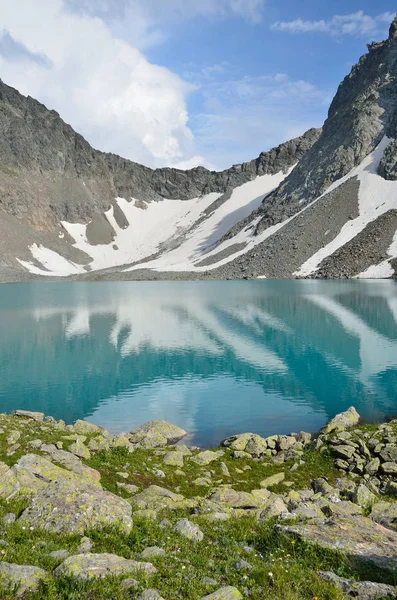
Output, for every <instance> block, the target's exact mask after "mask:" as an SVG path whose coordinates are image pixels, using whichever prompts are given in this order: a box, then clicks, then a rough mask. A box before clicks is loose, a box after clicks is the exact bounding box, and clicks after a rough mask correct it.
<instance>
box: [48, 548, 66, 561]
mask: <svg viewBox="0 0 397 600" xmlns="http://www.w3.org/2000/svg"><path fill="white" fill-rule="evenodd" d="M48 556H51V558H55V559H56V560H65V559H66V558H68V557H69V556H70V552H69V551H68V550H54V551H53V552H50V553H49V555H48Z"/></svg>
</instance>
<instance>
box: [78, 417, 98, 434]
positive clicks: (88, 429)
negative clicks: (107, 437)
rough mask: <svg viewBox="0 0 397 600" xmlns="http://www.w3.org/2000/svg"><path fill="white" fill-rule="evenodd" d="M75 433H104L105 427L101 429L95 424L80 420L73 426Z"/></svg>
mask: <svg viewBox="0 0 397 600" xmlns="http://www.w3.org/2000/svg"><path fill="white" fill-rule="evenodd" d="M73 431H75V432H76V433H83V434H88V433H102V432H103V431H104V429H103V427H99V425H94V423H89V422H88V421H81V420H80V419H78V420H77V421H76V422H75V423H74V425H73Z"/></svg>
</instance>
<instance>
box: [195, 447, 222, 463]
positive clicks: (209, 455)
mask: <svg viewBox="0 0 397 600" xmlns="http://www.w3.org/2000/svg"><path fill="white" fill-rule="evenodd" d="M223 455H224V451H223V450H218V451H217V452H213V451H212V450H205V451H204V452H200V453H199V454H197V455H196V456H192V457H191V459H190V460H191V461H192V462H195V463H197V464H198V465H200V466H202V467H203V466H206V465H209V464H211V463H213V462H215V461H217V460H219V458H220V457H221V456H223Z"/></svg>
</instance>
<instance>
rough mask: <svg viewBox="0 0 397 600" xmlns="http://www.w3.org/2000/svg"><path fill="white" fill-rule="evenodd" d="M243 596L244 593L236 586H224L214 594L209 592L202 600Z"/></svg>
mask: <svg viewBox="0 0 397 600" xmlns="http://www.w3.org/2000/svg"><path fill="white" fill-rule="evenodd" d="M240 598H242V595H241V594H240V592H239V591H238V589H237V588H235V587H231V586H229V587H223V588H220V589H219V590H217V591H216V592H214V593H213V594H209V595H208V596H204V597H203V598H201V600H239V599H240Z"/></svg>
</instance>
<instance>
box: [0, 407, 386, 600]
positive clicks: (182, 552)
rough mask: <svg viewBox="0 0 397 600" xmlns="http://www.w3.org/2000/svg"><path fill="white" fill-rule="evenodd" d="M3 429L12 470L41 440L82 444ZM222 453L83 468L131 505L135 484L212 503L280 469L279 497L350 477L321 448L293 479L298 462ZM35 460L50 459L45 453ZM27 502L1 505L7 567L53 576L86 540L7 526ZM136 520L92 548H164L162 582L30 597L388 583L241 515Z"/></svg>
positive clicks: (57, 435) (56, 434)
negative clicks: (224, 489)
mask: <svg viewBox="0 0 397 600" xmlns="http://www.w3.org/2000/svg"><path fill="white" fill-rule="evenodd" d="M0 428H1V429H0V431H1V433H0V462H3V463H5V464H6V465H8V466H10V467H11V466H12V465H14V464H15V463H16V462H17V461H18V460H19V459H20V458H21V457H22V456H24V455H26V454H28V453H32V452H33V451H32V447H31V446H30V443H31V442H32V440H37V439H40V440H41V441H42V442H44V443H47V444H48V443H53V444H54V443H58V444H59V442H60V443H61V445H62V448H63V450H66V451H67V450H68V448H69V447H70V445H71V444H72V443H73V439H70V438H71V437H73V436H71V431H70V430H66V429H60V428H58V427H55V426H54V425H53V424H52V423H37V422H35V421H29V422H26V421H22V420H18V419H15V418H14V417H12V416H1V419H0ZM10 431H13V432H15V431H19V432H20V437H18V436H17V437H18V440H17V442H15V443H14V444H11V452H10V443H9V442H10V439H9V435H10ZM84 438H85V439H84V445H85V446H86V447H89V446H90V441H91V440H92V439H94V440H95V439H98V437H97V433H86V434H85V435H84ZM11 441H13V440H11ZM16 446H17V447H16ZM217 450H219V448H218V449H217ZM222 450H223V451H224V454H223V456H222V457H220V458H219V460H217V461H214V462H212V463H211V464H209V465H203V466H201V465H198V464H196V463H194V462H192V461H191V460H190V459H189V460H185V462H184V465H183V467H182V468H178V467H175V466H171V465H167V464H164V462H163V457H164V451H161V450H159V449H142V448H138V449H136V450H135V451H134V452H133V453H131V451H130V449H129V448H127V447H123V446H116V447H113V448H110V449H106V450H99V451H97V452H91V456H90V457H89V458H85V459H82V462H83V464H85V465H87V466H89V467H92V468H93V469H96V470H98V471H99V472H100V474H101V484H102V487H103V488H104V489H107V490H109V491H110V492H112V493H113V494H117V495H118V496H121V497H124V498H131V494H129V493H128V492H127V491H126V490H125V489H123V488H122V487H120V486H118V485H117V483H119V484H120V483H121V484H127V485H128V484H130V485H136V486H137V487H138V488H139V491H142V490H144V489H145V488H147V487H148V486H150V485H157V486H161V487H162V488H167V489H169V490H172V491H174V492H177V493H179V494H182V495H183V496H185V497H186V498H189V499H191V498H195V499H196V500H197V499H199V498H208V497H209V496H210V494H211V492H212V491H213V488H215V487H216V486H220V485H222V484H223V485H226V484H227V485H228V486H229V487H233V489H235V490H237V491H247V492H251V491H252V490H256V489H260V482H262V481H263V480H264V479H265V478H267V477H269V476H271V475H273V474H276V473H280V470H282V471H283V472H285V473H286V474H288V476H287V479H286V480H285V481H284V482H282V483H279V484H277V485H275V486H273V487H270V488H269V489H270V491H272V492H276V493H280V494H286V493H288V492H289V491H290V490H302V489H307V488H310V487H311V484H310V482H311V480H312V479H316V478H318V477H326V478H327V480H328V482H329V483H330V484H332V483H333V482H334V481H335V480H336V479H337V478H338V477H340V476H341V473H340V471H338V470H337V469H336V468H335V467H334V461H333V458H332V457H331V455H330V453H329V450H328V449H326V450H324V451H323V452H319V451H318V450H316V449H315V448H314V447H313V445H312V444H311V445H308V446H307V447H306V448H305V449H304V450H303V454H302V456H301V463H302V464H301V465H300V467H299V468H298V469H296V470H294V471H293V472H291V471H290V469H291V467H292V466H293V464H294V463H295V461H289V462H288V461H287V462H286V463H283V464H282V466H281V467H280V465H279V464H271V461H270V460H253V459H252V458H248V457H246V458H239V459H238V460H236V459H235V458H233V452H232V450H231V449H228V448H223V449H222ZM34 453H35V454H37V455H39V456H40V455H42V456H45V457H46V458H48V455H46V454H45V453H43V452H42V451H41V450H40V449H39V448H38V449H37V448H36V449H35V450H34ZM198 453H199V450H198V449H195V450H193V452H192V455H193V456H195V455H197V454H198ZM221 462H222V463H223V465H226V467H227V470H228V471H229V476H225V468H224V466H222V467H221V466H220V463H221ZM159 471H161V472H162V473H161V472H159ZM198 478H206V479H207V480H209V485H208V484H207V485H199V484H195V483H193V482H194V481H196V480H197V479H198ZM28 502H29V499H28V498H26V497H21V496H18V495H15V496H14V497H12V498H11V499H8V500H5V499H0V561H6V562H8V563H13V564H20V565H35V566H37V567H41V568H43V569H45V570H46V571H48V572H52V571H53V569H55V568H56V567H57V566H58V565H59V564H60V563H62V560H63V559H61V558H56V557H53V556H51V555H50V554H51V553H53V552H54V551H58V550H67V551H68V552H69V553H70V554H71V555H73V554H77V553H78V552H79V550H78V548H79V545H80V543H81V537H82V536H81V535H80V534H72V533H58V532H57V533H51V532H49V531H43V530H42V529H40V528H36V527H26V526H24V525H23V524H20V523H19V522H18V520H17V521H16V522H14V523H11V524H7V523H5V522H3V517H5V516H6V515H7V514H9V513H14V514H15V515H16V517H19V515H20V514H21V513H22V512H23V510H24V509H25V508H26V506H27V505H28ZM132 516H133V526H132V528H131V530H130V531H129V532H128V533H122V532H120V530H118V529H116V528H105V529H101V530H88V531H85V532H84V535H85V536H86V537H88V538H89V539H90V540H91V544H92V547H91V550H90V551H91V552H92V553H111V554H116V555H118V556H120V557H124V558H127V559H131V558H134V559H137V560H139V558H140V554H141V553H142V552H143V551H144V550H145V549H147V548H151V547H157V548H160V549H162V550H163V551H164V554H162V555H159V556H151V557H150V558H147V559H145V560H150V562H151V563H152V564H153V565H155V567H156V568H157V572H156V573H154V574H152V575H149V576H148V575H145V574H144V573H134V574H133V575H132V577H133V578H134V580H135V583H134V582H131V587H128V586H123V585H122V581H123V580H125V579H126V577H127V576H126V575H123V576H120V577H108V578H104V579H93V580H90V581H77V580H76V579H74V578H69V577H58V578H48V580H47V581H44V582H42V583H41V584H40V587H39V589H38V591H36V592H32V593H28V594H26V597H28V598H31V599H43V600H46V599H48V600H58V599H59V600H60V599H70V600H78V599H86V600H96V599H98V600H99V599H105V598H106V599H114V600H117V599H121V598H140V596H141V594H142V593H143V592H144V591H145V590H148V589H155V590H157V591H158V593H159V595H160V596H161V597H163V598H164V599H165V600H172V599H190V600H199V599H201V598H203V597H205V596H206V595H208V594H211V593H213V592H214V591H215V590H218V589H219V588H222V587H223V586H234V587H235V588H237V589H238V590H239V591H240V593H241V594H242V597H243V598H250V599H252V600H264V599H274V600H276V599H277V600H298V599H302V600H303V599H305V600H310V599H311V600H320V599H321V600H341V599H342V598H344V597H345V596H344V595H343V594H342V592H341V591H340V590H339V589H338V588H336V587H334V586H333V585H331V584H329V583H327V582H325V581H324V580H323V579H321V578H320V577H319V576H318V575H317V572H318V571H329V570H331V571H333V572H334V573H336V574H337V575H339V576H342V577H347V578H349V579H353V580H360V579H366V578H367V577H369V576H370V577H371V578H372V580H377V579H380V580H382V579H383V580H384V577H383V576H382V575H381V574H378V573H377V572H376V570H375V571H373V572H371V573H369V572H368V571H366V570H365V569H364V570H362V569H361V570H360V569H359V568H358V567H357V565H354V564H352V563H351V561H349V560H348V559H347V558H345V557H344V556H343V555H341V554H339V553H338V552H334V551H331V550H325V549H321V548H318V547H315V546H313V545H311V544H307V543H305V542H303V541H301V540H299V539H291V538H287V537H285V536H282V535H280V534H278V533H277V531H275V530H274V524H275V522H276V520H277V519H276V518H269V519H266V520H260V519H258V518H257V516H255V515H253V514H251V513H250V512H249V511H247V515H244V516H243V517H242V516H241V515H240V516H234V515H233V516H231V518H230V519H229V520H226V521H215V522H209V521H208V520H207V519H206V518H205V514H198V515H192V510H191V508H189V507H184V506H180V507H178V508H177V509H176V510H169V509H168V508H164V510H158V511H157V514H156V515H155V517H156V518H147V515H138V516H134V514H133V515H132ZM185 517H186V518H188V519H190V521H192V522H194V524H195V525H198V526H199V528H200V530H201V531H202V532H203V534H204V538H203V540H202V541H200V542H193V541H191V540H190V539H187V538H186V537H183V536H182V535H180V534H178V533H177V532H176V531H174V529H173V525H174V524H175V522H176V521H177V520H179V519H181V518H185ZM142 560H143V559H142ZM392 579H393V578H392ZM386 583H392V584H393V585H395V584H396V583H397V579H396V581H393V580H390V578H389V580H388V581H386ZM1 590H2V588H1V581H0V598H14V597H15V594H14V592H13V591H10V590H8V591H7V590H5V589H3V591H1ZM144 597H145V596H143V598H144ZM147 597H148V598H149V597H150V596H147ZM153 598H155V596H153ZM219 598H221V596H219Z"/></svg>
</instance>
